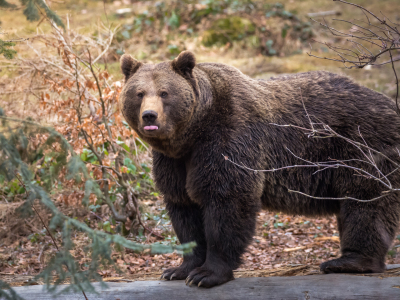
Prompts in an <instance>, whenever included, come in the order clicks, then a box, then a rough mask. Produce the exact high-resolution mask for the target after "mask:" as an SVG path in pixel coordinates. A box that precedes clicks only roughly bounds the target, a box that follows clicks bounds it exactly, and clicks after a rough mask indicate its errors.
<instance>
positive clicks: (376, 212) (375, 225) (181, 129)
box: [120, 51, 400, 287]
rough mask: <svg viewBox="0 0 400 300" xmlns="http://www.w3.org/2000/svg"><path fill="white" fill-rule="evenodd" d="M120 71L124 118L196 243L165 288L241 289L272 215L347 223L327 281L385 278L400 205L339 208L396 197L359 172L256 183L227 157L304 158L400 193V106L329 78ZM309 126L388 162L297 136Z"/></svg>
mask: <svg viewBox="0 0 400 300" xmlns="http://www.w3.org/2000/svg"><path fill="white" fill-rule="evenodd" d="M121 69H122V72H123V74H124V75H125V82H126V83H125V86H124V88H123V91H122V93H121V95H120V108H121V111H122V113H123V115H124V117H125V119H126V121H127V122H128V123H129V125H130V126H131V127H132V128H133V129H134V130H135V131H136V132H137V133H138V135H139V136H140V137H141V138H142V139H143V140H144V141H146V142H147V143H149V144H150V145H151V146H152V149H153V173H154V178H155V182H156V185H157V187H158V189H159V190H160V191H161V193H162V194H163V195H164V199H165V203H166V207H167V210H168V213H169V216H170V219H171V222H172V225H173V227H174V230H175V232H176V234H177V236H178V238H179V240H180V242H181V243H186V242H191V241H195V242H196V243H197V246H196V247H195V248H194V250H193V252H192V253H191V254H190V255H185V256H184V258H183V263H182V265H181V266H180V267H177V268H170V269H167V270H165V271H164V273H163V275H162V278H164V279H167V280H173V279H174V280H175V279H178V280H179V279H185V278H186V279H187V280H186V282H187V283H193V284H196V285H198V286H203V287H212V286H215V285H218V284H222V283H224V282H227V281H229V280H232V279H233V270H234V269H235V268H238V267H239V265H240V263H241V256H242V254H243V252H244V251H245V249H246V247H247V246H248V245H249V243H250V242H251V241H252V237H253V234H254V230H255V223H256V214H257V212H258V211H259V210H260V209H261V208H262V209H266V210H271V211H277V212H284V213H286V214H296V215H305V216H328V215H336V216H337V219H338V227H339V233H340V241H341V257H340V258H337V259H333V260H330V261H327V262H324V263H323V264H321V270H322V271H323V272H325V273H331V272H335V273H340V272H346V273H347V272H355V273H360V272H382V271H384V269H385V263H384V260H385V255H386V253H387V251H388V248H389V247H390V245H391V243H392V241H393V239H394V236H395V232H396V229H397V226H398V224H399V213H400V201H399V197H398V195H397V193H388V194H387V196H386V197H383V198H381V199H378V200H376V201H370V202H359V201H355V200H349V199H345V200H336V199H334V198H337V197H339V198H343V197H344V196H348V197H354V198H358V199H371V198H374V197H377V196H379V195H381V192H382V191H383V190H384V189H387V187H386V186H384V185H383V184H382V183H381V182H380V181H377V180H371V179H369V178H366V176H359V175H363V174H358V173H357V172H355V171H353V170H351V169H349V168H327V169H324V170H322V169H321V168H320V169H318V168H301V167H299V168H290V169H283V170H280V171H276V172H254V171H251V170H247V169H244V168H241V167H238V166H237V165H235V164H233V163H231V162H229V161H227V160H226V159H225V158H224V156H226V157H228V158H229V159H230V160H232V161H234V162H237V163H240V164H243V165H244V166H246V167H249V168H251V169H254V170H264V169H273V168H275V169H276V168H281V167H285V166H293V165H299V164H302V163H303V162H302V161H301V160H299V158H302V159H306V160H308V161H313V162H322V161H329V160H333V159H340V160H351V162H354V163H358V164H359V167H360V168H364V169H365V170H368V171H369V172H375V173H376V174H378V175H377V176H378V177H379V176H380V177H381V178H382V177H383V176H385V177H384V178H386V179H387V180H388V181H390V184H391V185H392V186H393V187H399V175H398V172H393V171H396V165H395V164H397V163H398V162H399V154H398V151H397V150H394V149H397V148H396V147H398V146H399V144H400V118H399V117H398V116H397V115H396V110H395V104H394V101H393V100H391V99H389V98H388V97H386V96H384V95H382V94H380V93H378V92H375V91H372V90H370V89H368V88H365V87H362V86H360V85H358V84H357V83H355V82H353V81H352V80H351V79H349V78H348V77H345V76H341V75H336V74H332V73H328V72H308V73H302V74H297V75H291V76H283V77H277V78H274V79H271V80H255V79H252V78H250V77H248V76H246V75H244V74H242V73H241V72H240V71H239V70H237V69H236V68H233V67H230V66H227V65H224V64H218V63H200V64H196V62H195V57H194V55H193V54H192V53H190V52H187V51H184V52H182V53H181V54H180V55H179V56H178V57H177V58H175V59H174V60H173V61H167V62H162V63H159V64H144V63H141V62H139V61H137V60H135V59H133V58H132V57H131V56H129V55H124V56H123V57H122V58H121ZM305 108H306V109H307V112H308V114H306V113H305ZM310 118H312V119H313V120H318V122H317V121H315V122H316V123H319V124H327V125H329V126H330V127H331V128H332V129H334V130H335V131H336V132H337V133H338V134H340V135H342V136H345V137H348V138H351V139H354V140H355V141H359V142H362V140H361V137H360V134H359V131H360V133H362V138H363V139H364V140H365V141H366V143H367V144H368V145H369V146H370V147H372V148H374V149H376V150H378V151H382V152H385V153H386V155H387V157H388V158H389V160H387V159H383V158H382V157H380V156H379V155H377V154H376V153H372V154H371V153H369V152H368V151H367V150H365V149H364V148H363V149H364V150H363V151H364V154H365V155H367V156H368V158H365V156H364V155H363V153H362V152H361V151H360V149H359V148H358V147H357V146H356V145H353V144H350V143H348V142H347V141H346V140H344V139H341V138H335V137H331V138H325V139H322V138H314V137H313V136H312V135H307V134H305V133H304V131H302V130H299V129H298V128H296V127H295V126H301V127H307V128H308V127H310ZM276 124H281V125H283V124H292V125H295V126H290V127H282V126H276ZM315 126H317V125H315ZM321 126H322V125H321ZM293 154H294V155H293ZM368 159H375V160H376V161H377V167H378V168H379V171H377V168H375V167H374V166H372V164H371V163H370V164H368V163H365V161H368ZM362 160H363V161H362ZM317 170H319V171H318V172H315V171H317ZM386 179H385V180H386ZM289 189H290V190H296V191H300V192H302V193H304V194H307V195H311V196H315V197H327V198H330V199H324V200H321V199H315V198H310V197H308V196H304V195H301V194H298V193H290V192H289V191H288V190H289Z"/></svg>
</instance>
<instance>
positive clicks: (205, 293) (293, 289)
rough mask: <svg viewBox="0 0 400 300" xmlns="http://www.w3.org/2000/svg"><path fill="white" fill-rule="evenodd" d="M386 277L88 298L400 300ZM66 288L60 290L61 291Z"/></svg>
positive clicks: (159, 286)
mask: <svg viewBox="0 0 400 300" xmlns="http://www.w3.org/2000/svg"><path fill="white" fill-rule="evenodd" d="M396 267H397V268H398V267H399V266H396ZM396 272H397V270H396ZM399 272H400V271H399ZM383 276H384V275H383V274H380V275H379V274H378V276H359V275H358V276H357V275H349V274H327V275H310V276H291V277H262V278H258V277H253V278H238V279H235V280H233V281H230V282H228V283H226V284H223V285H221V286H217V287H214V288H211V289H205V288H198V287H195V286H192V287H188V286H186V285H185V282H184V281H182V280H181V281H135V282H124V283H119V282H118V283H116V282H109V283H107V288H105V289H103V290H101V288H100V284H99V283H94V285H95V287H96V290H97V291H98V294H97V295H96V294H87V297H88V299H89V300H115V299H119V300H128V299H135V300H142V299H143V300H165V299H168V300H183V299H185V300H187V299H190V300H197V299H198V300H203V299H207V300H213V299H218V300H224V299H227V300H228V299H229V300H231V299H246V300H261V299H263V300H265V299H307V300H308V299H349V300H351V299H400V277H385V278H383ZM65 287H66V286H60V290H61V289H63V288H65ZM15 291H16V292H17V293H18V294H19V295H20V296H22V297H23V298H25V299H29V300H38V299H40V300H49V299H61V300H67V299H68V300H69V299H84V298H83V296H82V294H81V293H68V294H61V295H59V296H58V297H57V298H53V296H52V295H51V294H49V293H47V292H45V291H44V289H43V286H39V285H37V286H25V287H16V288H15Z"/></svg>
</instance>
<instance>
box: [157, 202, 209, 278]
mask: <svg viewBox="0 0 400 300" xmlns="http://www.w3.org/2000/svg"><path fill="white" fill-rule="evenodd" d="M166 202H167V211H168V215H169V217H170V219H171V222H172V226H173V227H174V230H175V233H176V235H177V236H178V239H179V241H180V242H181V244H184V243H188V242H193V241H194V242H196V243H197V246H196V247H195V248H194V249H193V252H192V253H191V254H188V255H184V256H183V263H182V264H181V265H180V266H179V267H175V268H169V269H167V270H165V271H164V272H163V274H162V275H161V278H163V279H166V280H181V279H185V278H186V277H187V276H188V275H189V273H190V272H191V271H192V270H193V269H195V268H197V267H199V266H201V265H202V264H203V263H204V261H205V260H206V253H207V244H206V242H205V236H204V228H203V227H204V225H203V219H202V218H203V217H202V211H201V208H200V206H199V205H197V204H194V203H185V204H177V203H173V202H168V201H166Z"/></svg>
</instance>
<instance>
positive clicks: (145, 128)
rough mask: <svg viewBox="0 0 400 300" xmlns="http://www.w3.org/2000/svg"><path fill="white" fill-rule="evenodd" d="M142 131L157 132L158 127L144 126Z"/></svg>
mask: <svg viewBox="0 0 400 300" xmlns="http://www.w3.org/2000/svg"><path fill="white" fill-rule="evenodd" d="M143 129H144V130H145V131H153V130H158V126H156V125H150V126H144V127H143Z"/></svg>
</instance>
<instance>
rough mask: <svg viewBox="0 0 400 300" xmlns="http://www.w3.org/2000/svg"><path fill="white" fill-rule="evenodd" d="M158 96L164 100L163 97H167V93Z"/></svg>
mask: <svg viewBox="0 0 400 300" xmlns="http://www.w3.org/2000/svg"><path fill="white" fill-rule="evenodd" d="M160 96H161V98H165V97H167V96H168V93H167V92H162V93H161V95H160Z"/></svg>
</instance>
